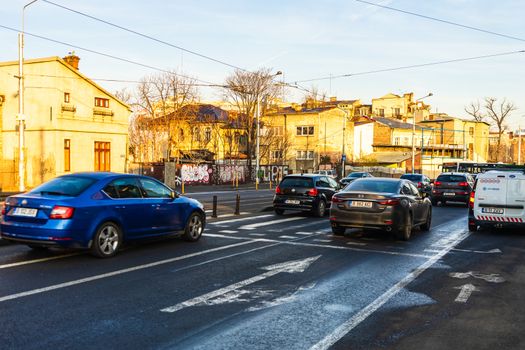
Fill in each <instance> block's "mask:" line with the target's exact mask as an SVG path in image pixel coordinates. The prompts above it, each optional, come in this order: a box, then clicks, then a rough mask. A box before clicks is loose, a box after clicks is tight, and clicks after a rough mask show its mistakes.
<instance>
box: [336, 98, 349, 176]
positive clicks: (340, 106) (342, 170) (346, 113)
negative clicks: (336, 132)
mask: <svg viewBox="0 0 525 350" xmlns="http://www.w3.org/2000/svg"><path fill="white" fill-rule="evenodd" d="M348 107H349V106H348V105H347V104H339V105H337V108H338V109H340V110H342V111H343V112H344V116H343V143H342V149H341V179H342V178H344V177H345V162H346V154H345V143H346V138H345V131H346V121H347V119H348Z"/></svg>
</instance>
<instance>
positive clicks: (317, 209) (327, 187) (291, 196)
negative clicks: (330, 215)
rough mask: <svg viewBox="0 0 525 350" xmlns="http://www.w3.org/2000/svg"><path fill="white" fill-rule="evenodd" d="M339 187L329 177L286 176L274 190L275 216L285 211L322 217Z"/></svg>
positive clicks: (312, 175)
mask: <svg viewBox="0 0 525 350" xmlns="http://www.w3.org/2000/svg"><path fill="white" fill-rule="evenodd" d="M340 188H341V186H340V185H339V184H338V183H337V181H335V180H334V179H332V178H331V177H330V176H324V175H318V174H303V175H287V176H285V177H284V178H283V179H282V180H281V182H280V183H279V186H277V187H276V189H275V196H274V197H273V208H274V210H275V213H276V214H277V215H282V214H283V213H284V211H285V210H300V211H308V212H311V213H312V214H313V215H315V216H324V215H325V213H326V208H328V207H329V206H330V204H331V201H332V196H333V195H334V193H335V192H336V191H337V190H339V189H340Z"/></svg>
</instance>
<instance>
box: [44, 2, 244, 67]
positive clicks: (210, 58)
mask: <svg viewBox="0 0 525 350" xmlns="http://www.w3.org/2000/svg"><path fill="white" fill-rule="evenodd" d="M42 1H43V2H45V3H48V4H50V5H54V6H56V7H60V8H62V9H64V10H67V11H70V12H74V13H76V14H78V15H81V16H84V17H87V18H91V19H92V20H95V21H98V22H101V23H104V24H107V25H109V26H112V27H115V28H118V29H121V30H124V31H126V32H129V33H133V34H135V35H138V36H141V37H143V38H146V39H149V40H153V41H156V42H158V43H161V44H164V45H168V46H170V47H173V48H176V49H179V50H181V51H184V52H187V53H190V54H192V55H195V56H198V57H201V58H204V59H207V60H210V61H213V62H215V63H219V64H222V65H224V66H228V67H230V68H235V69H238V70H241V71H244V72H247V70H246V69H244V68H241V67H238V66H235V65H233V64H230V63H227V62H224V61H221V60H218V59H216V58H213V57H210V56H207V55H204V54H201V53H198V52H195V51H192V50H188V49H185V48H183V47H181V46H178V45H174V44H172V43H169V42H167V41H164V40H161V39H157V38H155V37H152V36H151V35H147V34H143V33H140V32H137V31H135V30H133V29H129V28H126V27H123V26H120V25H118V24H115V23H112V22H109V21H106V20H103V19H100V18H97V17H94V16H91V15H88V14H87V13H84V12H80V11H78V10H74V9H72V8H69V7H66V6H64V5H60V4H57V3H54V2H52V1H48V0H42Z"/></svg>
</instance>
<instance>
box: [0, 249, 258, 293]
mask: <svg viewBox="0 0 525 350" xmlns="http://www.w3.org/2000/svg"><path fill="white" fill-rule="evenodd" d="M255 242H257V241H254V240H248V241H244V242H240V243H235V244H231V245H227V246H222V247H218V248H213V249H208V250H203V251H200V252H197V253H192V254H187V255H183V256H179V257H176V258H171V259H166V260H160V261H156V262H153V263H149V264H144V265H138V266H135V267H130V268H127V269H121V270H116V271H113V272H107V273H103V274H100V275H96V276H91V277H86V278H81V279H78V280H74V281H69V282H65V283H60V284H55V285H52V286H48V287H44V288H38V289H33V290H29V291H26V292H21V293H16V294H11V295H6V296H3V297H0V302H3V301H7V300H13V299H18V298H22V297H26V296H29V295H34V294H40V293H45V292H49V291H51V290H56V289H61V288H66V287H71V286H75V285H78V284H83V283H87V282H92V281H96V280H100V279H103V278H108V277H113V276H118V275H122V274H125V273H128V272H134V271H138V270H143V269H147V268H150V267H155V266H159V265H164V264H169V263H172V262H175V261H179V260H184V259H188V258H193V257H195V256H199V255H204V254H208V253H213V252H217V251H221V250H225V249H229V248H234V247H239V246H242V245H246V244H251V243H255Z"/></svg>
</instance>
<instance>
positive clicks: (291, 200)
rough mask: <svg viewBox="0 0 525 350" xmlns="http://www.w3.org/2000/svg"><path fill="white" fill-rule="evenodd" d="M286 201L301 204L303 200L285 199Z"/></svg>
mask: <svg viewBox="0 0 525 350" xmlns="http://www.w3.org/2000/svg"><path fill="white" fill-rule="evenodd" d="M284 203H286V204H301V201H299V200H296V199H287V200H285V201H284Z"/></svg>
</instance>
